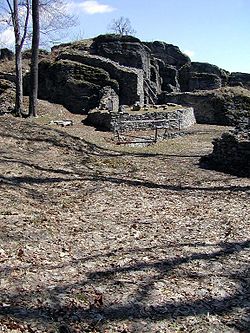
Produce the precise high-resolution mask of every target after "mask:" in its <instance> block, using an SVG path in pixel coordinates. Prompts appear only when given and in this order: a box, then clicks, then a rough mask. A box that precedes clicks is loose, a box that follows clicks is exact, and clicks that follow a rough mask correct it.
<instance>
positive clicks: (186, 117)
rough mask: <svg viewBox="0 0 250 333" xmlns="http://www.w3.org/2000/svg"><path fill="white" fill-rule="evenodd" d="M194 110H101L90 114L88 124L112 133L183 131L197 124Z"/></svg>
mask: <svg viewBox="0 0 250 333" xmlns="http://www.w3.org/2000/svg"><path fill="white" fill-rule="evenodd" d="M195 122H196V121H195V117H194V112H193V108H185V109H177V110H174V111H168V112H164V111H162V112H161V111H158V112H145V113H142V114H140V113H136V114H133V113H128V112H123V113H121V112H119V113H110V112H107V111H106V112H102V111H100V110H98V111H96V110H94V111H92V112H90V113H89V114H88V117H87V123H88V124H91V125H94V126H96V127H103V128H105V129H107V130H110V131H115V130H119V131H134V130H148V129H155V128H156V127H162V128H166V129H169V130H182V129H185V128H188V127H190V126H192V125H194V124H195Z"/></svg>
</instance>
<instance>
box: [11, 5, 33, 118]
mask: <svg viewBox="0 0 250 333" xmlns="http://www.w3.org/2000/svg"><path fill="white" fill-rule="evenodd" d="M6 1H7V6H8V9H9V12H10V18H11V23H12V26H13V29H14V34H15V66H16V101H15V111H14V112H15V113H16V114H17V115H19V116H20V115H21V114H22V111H23V78H22V48H23V44H24V41H25V38H26V35H27V28H28V21H29V14H30V3H29V0H25V1H24V2H22V3H20V2H19V1H18V0H13V3H11V2H10V0H6ZM21 8H22V9H23V12H22V18H21ZM23 20H24V26H23V27H22V21H23Z"/></svg>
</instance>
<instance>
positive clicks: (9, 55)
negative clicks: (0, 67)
mask: <svg viewBox="0 0 250 333" xmlns="http://www.w3.org/2000/svg"><path fill="white" fill-rule="evenodd" d="M13 59H14V53H13V52H12V51H11V50H9V49H7V48H3V49H0V60H13Z"/></svg>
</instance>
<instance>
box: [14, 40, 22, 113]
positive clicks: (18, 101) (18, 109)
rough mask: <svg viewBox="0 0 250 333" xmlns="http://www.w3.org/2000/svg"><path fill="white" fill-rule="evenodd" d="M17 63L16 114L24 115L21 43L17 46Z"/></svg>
mask: <svg viewBox="0 0 250 333" xmlns="http://www.w3.org/2000/svg"><path fill="white" fill-rule="evenodd" d="M15 65H16V102H15V111H14V112H15V114H16V115H17V116H21V115H22V111H23V74H22V49H21V48H20V45H16V47H15Z"/></svg>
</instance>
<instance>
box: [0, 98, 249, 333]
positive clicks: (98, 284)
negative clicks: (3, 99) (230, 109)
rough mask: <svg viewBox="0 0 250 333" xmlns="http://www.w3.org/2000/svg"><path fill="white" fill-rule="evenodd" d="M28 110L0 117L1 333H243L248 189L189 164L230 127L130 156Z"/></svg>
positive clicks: (63, 114) (54, 111) (44, 112)
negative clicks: (24, 113) (19, 115)
mask: <svg viewBox="0 0 250 333" xmlns="http://www.w3.org/2000/svg"><path fill="white" fill-rule="evenodd" d="M39 108H40V109H39V114H40V116H39V117H38V118H36V119H33V120H29V119H17V118H14V117H12V116H9V115H4V116H1V117H0V152H1V155H0V162H1V163H0V187H1V206H0V279H1V280H0V332H12V333H14V332H16V333H18V332H31V333H32V332H59V333H64V332H66V333H67V332H102V333H104V332H106V333H107V332H109V333H111V332H121V333H130V332H138V333H139V332H140V333H142V332H148V333H149V332H150V333H151V332H155V333H156V332H164V333H176V332H193V333H195V332H197V333H198V332H211V333H212V332H213V333H214V332H215V333H217V332H218V333H223V332H224V333H231V332H232V333H233V332H242V333H243V332H249V331H250V273H249V263H250V260H249V252H250V240H249V239H250V237H249V236H250V227H249V221H250V209H249V203H250V202H249V192H250V179H248V178H239V177H235V176H232V175H229V174H224V173H221V172H216V171H212V170H206V169H202V168H201V167H200V166H199V159H200V157H201V156H203V155H206V154H208V153H209V152H211V150H212V143H211V142H212V139H213V138H214V137H218V136H220V135H221V133H222V132H223V131H227V130H228V128H225V127H219V126H208V125H195V126H194V127H193V128H192V129H191V130H190V134H189V135H186V136H184V137H179V138H175V139H171V140H165V141H160V142H157V143H155V144H153V143H152V144H151V145H149V146H146V147H142V146H133V147H132V146H129V145H126V144H122V145H118V144H117V142H116V139H115V138H114V136H113V134H112V133H109V132H100V131H96V130H94V129H93V128H92V127H89V126H86V125H83V124H82V122H81V121H82V119H83V116H79V115H72V114H69V113H68V112H67V111H66V110H65V109H63V108H62V107H61V106H55V105H50V104H49V103H46V102H42V101H41V102H40V103H39ZM61 119H72V120H73V121H74V124H73V126H69V127H65V128H63V127H58V126H56V125H54V124H53V125H49V124H50V121H51V120H61Z"/></svg>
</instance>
